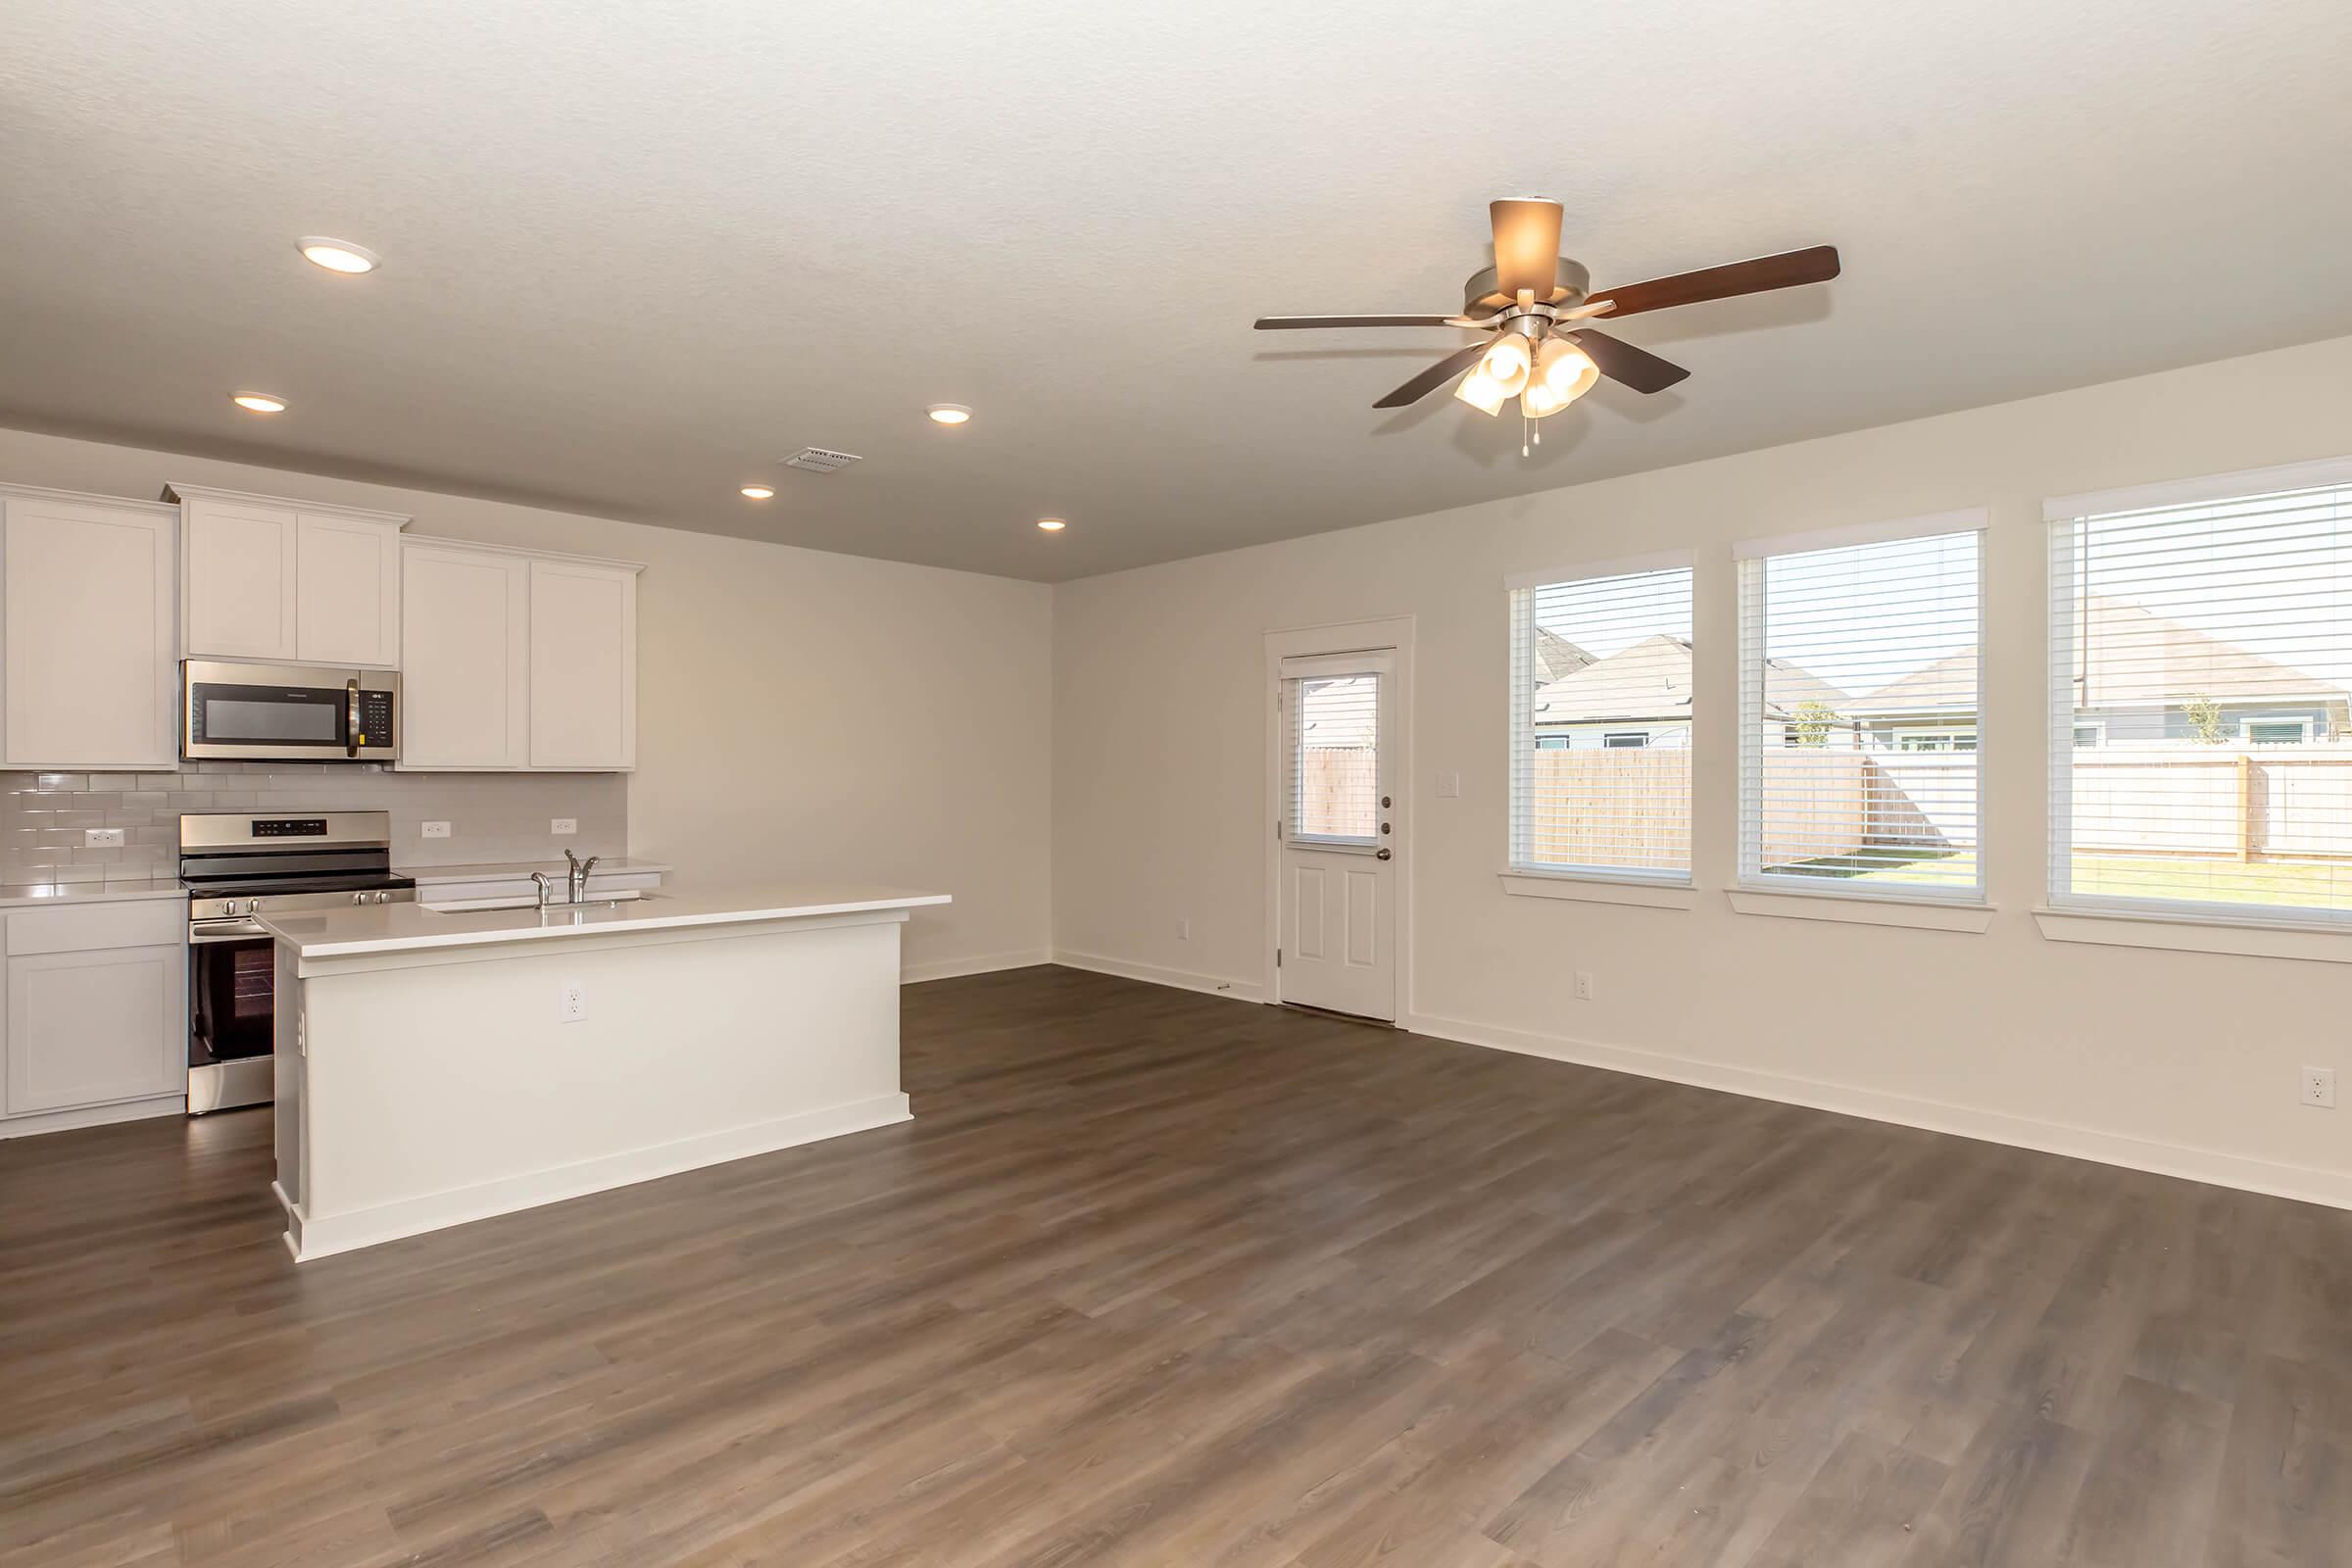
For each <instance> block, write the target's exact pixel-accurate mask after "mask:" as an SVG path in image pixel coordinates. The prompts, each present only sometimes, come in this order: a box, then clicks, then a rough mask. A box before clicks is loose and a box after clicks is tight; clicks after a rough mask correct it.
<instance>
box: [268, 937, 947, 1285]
mask: <svg viewBox="0 0 2352 1568" xmlns="http://www.w3.org/2000/svg"><path fill="white" fill-rule="evenodd" d="M905 918H906V915H905V911H903V910H893V911H888V912H885V913H877V914H869V915H862V916H852V917H845V918H841V919H837V920H829V921H818V922H809V923H807V924H801V925H776V926H763V927H742V926H714V927H710V928H707V930H703V931H694V932H683V933H681V932H677V931H659V932H648V933H644V934H642V935H640V936H638V937H636V938H634V939H631V938H625V937H624V938H602V939H587V938H584V939H581V940H579V941H576V942H575V941H568V940H566V941H560V942H547V943H535V944H529V945H526V946H521V947H514V948H495V949H469V950H461V951H457V952H443V951H439V950H428V951H426V952H424V953H419V954H414V955H408V956H404V957H402V958H401V959H399V960H397V962H398V966H391V967H369V966H368V962H366V961H363V962H360V963H357V964H354V965H350V966H340V965H333V964H328V965H320V964H318V963H317V962H316V961H314V962H313V963H312V964H311V965H310V968H311V972H310V974H309V975H308V976H307V977H306V978H305V979H304V980H303V981H302V982H301V985H302V988H303V998H304V1003H305V1014H306V1033H307V1043H308V1053H309V1054H308V1055H307V1057H306V1058H305V1062H304V1080H305V1081H304V1084H303V1093H304V1101H303V1115H302V1118H301V1120H302V1124H303V1135H302V1136H303V1140H304V1143H303V1152H304V1155H305V1156H306V1157H305V1160H304V1165H305V1177H304V1180H305V1192H304V1199H303V1201H302V1204H301V1207H302V1213H301V1214H300V1215H299V1216H298V1218H299V1220H300V1227H299V1229H300V1237H301V1245H300V1247H299V1248H298V1250H297V1255H298V1256H302V1257H313V1256H319V1255H322V1254H323V1253H325V1252H330V1251H340V1250H347V1249H348V1248H351V1247H358V1246H367V1245H370V1244H372V1243H374V1242H378V1241H385V1240H390V1239H392V1238H393V1237H396V1236H405V1235H414V1234H416V1233H417V1232H419V1231H424V1230H432V1229H437V1228H439V1227H441V1226H444V1225H452V1224H461V1223H464V1222H466V1221H467V1220H472V1219H478V1218H482V1217H485V1216H487V1215H490V1214H497V1213H505V1212H509V1211H511V1210H514V1209H518V1208H526V1207H530V1206H532V1205H534V1204H538V1203H545V1202H552V1201H557V1200H560V1199H564V1198H570V1197H575V1196H578V1195H580V1194H583V1193H589V1192H597V1191H601V1190H604V1189H607V1188H611V1187H616V1186H621V1185H624V1184H626V1183H629V1182H634V1181H643V1180H647V1179H649V1178H651V1177H655V1176H662V1175H667V1174H670V1173H672V1172H675V1171H681V1170H689V1169H693V1168H695V1167H697V1166H702V1165H709V1164H714V1163H717V1162H719V1161H721V1160H727V1159H736V1158H742V1157H744V1156H746V1155H749V1154H755V1153H760V1152H766V1151H769V1150H774V1149H782V1148H788V1147H791V1146H793V1145H796V1144H803V1143H809V1142H812V1141H814V1140H816V1139H820V1138H829V1137H835V1136H838V1135H840V1134H843V1133H848V1132H855V1131H859V1130H862V1129H865V1128H870V1127H877V1126H881V1125H884V1124H887V1123H890V1122H896V1121H904V1120H907V1116H908V1109H907V1098H906V1096H905V1095H904V1094H903V1093H901V1092H900V1088H899V935H900V925H901V924H902V923H903V922H904V920H905ZM375 961H377V962H381V961H383V960H375ZM574 985H577V986H581V987H584V988H585V992H586V1002H587V1005H586V1016H585V1017H583V1018H579V1019H577V1020H572V1019H568V1018H567V1017H566V1015H565V1006H564V998H565V992H566V990H567V988H569V987H571V986H574Z"/></svg>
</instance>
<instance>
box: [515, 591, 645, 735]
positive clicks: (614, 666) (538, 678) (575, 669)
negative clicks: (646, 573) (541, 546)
mask: <svg viewBox="0 0 2352 1568" xmlns="http://www.w3.org/2000/svg"><path fill="white" fill-rule="evenodd" d="M531 765H532V766H533V767H559V768H574V769H578V770H580V771H583V772H593V771H605V770H618V769H621V768H628V767H634V766H636V765H637V574H636V572H634V571H631V570H629V569H627V568H625V567H617V566H600V565H592V564H583V563H577V562H565V561H534V562H532V563H531Z"/></svg>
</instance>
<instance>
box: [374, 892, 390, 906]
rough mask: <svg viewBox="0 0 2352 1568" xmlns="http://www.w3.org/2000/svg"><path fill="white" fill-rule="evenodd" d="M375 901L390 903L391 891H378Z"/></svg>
mask: <svg viewBox="0 0 2352 1568" xmlns="http://www.w3.org/2000/svg"><path fill="white" fill-rule="evenodd" d="M375 902H376V903H378V904H390V903H391V902H392V895H391V894H389V893H378V894H377V895H376V896H375Z"/></svg>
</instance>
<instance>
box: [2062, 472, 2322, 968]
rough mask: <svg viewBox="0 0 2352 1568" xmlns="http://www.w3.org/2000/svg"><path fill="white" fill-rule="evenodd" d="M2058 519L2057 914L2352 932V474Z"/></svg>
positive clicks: (2105, 505) (2096, 504)
mask: <svg viewBox="0 0 2352 1568" xmlns="http://www.w3.org/2000/svg"><path fill="white" fill-rule="evenodd" d="M2046 513H2047V515H2048V517H2049V520H2050V546H2051V553H2050V655H2051V657H2050V675H2051V688H2050V699H2051V701H2050V715H2051V727H2052V736H2053V742H2052V746H2051V750H2050V760H2051V772H2050V807H2051V811H2050V815H2051V823H2050V828H2051V831H2050V849H2051V857H2050V861H2051V863H2050V896H2051V901H2052V903H2053V904H2066V905H2077V906H2082V905H2089V906H2106V907H2130V908H2135V909H2141V910H2146V909H2150V908H2155V909H2158V910H2169V911H2170V912H2176V913H2193V914H2203V915H2207V916H2210V917H2219V918H2230V917H2234V918H2239V919H2245V918H2257V919H2266V920H2276V919H2281V918H2284V919H2293V920H2308V921H2318V922H2323V923H2346V922H2352V712H2347V706H2348V705H2352V462H2346V463H2340V464H2332V465H2308V466H2298V467H2296V468H2292V469H2274V470H2266V471H2265V472H2262V473H2255V474H2241V475H2235V476H2228V475H2225V476H2221V477H2217V478H2212V479H2203V480H2196V481H2190V482H2187V483H2183V484H2178V485H2160V486H2150V487H2148V488H2146V489H2141V490H2131V491H2119V492H2111V493H2109V494H2106V495H2103V496H2088V497H2075V498H2068V499H2065V500H2061V501H2054V502H2051V503H2050V504H2049V505H2048V507H2047V509H2046Z"/></svg>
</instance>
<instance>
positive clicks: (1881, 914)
mask: <svg viewBox="0 0 2352 1568" xmlns="http://www.w3.org/2000/svg"><path fill="white" fill-rule="evenodd" d="M1729 894H1730V897H1731V901H1732V907H1733V908H1735V909H1737V910H1739V911H1740V913H1741V914H1771V915H1779V916H1780V917H1781V918H1783V919H1788V920H1839V921H1843V922H1845V923H1846V924H1848V925H1894V926H1908V927H1910V928H1911V929H1913V930H1916V931H1964V932H1970V933H1977V932H1982V931H1984V930H1985V928H1986V927H1988V926H1990V925H1991V924H1992V917H1993V915H1994V914H1995V913H1996V912H1997V911H1996V910H1994V908H1993V907H1992V906H1991V905H1989V904H1948V903H1945V902H1943V901H1941V900H1936V899H1888V898H1880V897H1878V896H1876V895H1872V894H1863V893H1766V892H1762V891H1759V890H1757V889H1753V888H1733V889H1730V890H1729Z"/></svg>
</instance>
